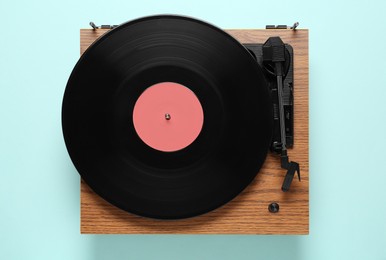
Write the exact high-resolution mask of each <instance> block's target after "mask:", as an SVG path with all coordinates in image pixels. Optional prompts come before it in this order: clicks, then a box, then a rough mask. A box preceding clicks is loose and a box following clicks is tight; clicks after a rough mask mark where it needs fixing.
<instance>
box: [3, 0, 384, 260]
mask: <svg viewBox="0 0 386 260" xmlns="http://www.w3.org/2000/svg"><path fill="white" fill-rule="evenodd" d="M385 3H386V2H385V1H351V2H349V1H319V2H316V1H256V0H255V1H252V0H250V1H248V0H238V1H225V0H224V1H209V0H195V1H182V0H173V1H172V0H162V1H161V0H143V1H128V0H126V1H118V0H111V1H106V0H105V1H100V0H95V1H91V0H87V1H80V0H66V1H61V2H58V1H48V0H47V1H44V0H38V1H17V0H0V177H1V178H0V259H4V260H8V259H71V260H76V259H82V260H88V259H96V260H101V259H316V260H317V259H322V260H325V259H376V260H378V259H382V260H386V203H385V200H386V189H385V185H386V184H385V183H386V152H385V147H386V138H385V127H386V116H385V114H386V105H385V103H386V101H385V100H386V80H385V76H386V73H385V72H386V71H385V68H386V65H385V64H386V63H385V61H386V46H385V43H386V4H385ZM158 13H176V14H185V15H190V16H195V17H197V18H201V19H204V20H206V21H209V22H211V23H213V24H216V25H217V26H219V27H221V28H262V27H264V26H265V25H266V24H290V23H292V22H294V21H299V22H300V27H303V28H309V29H310V167H311V192H310V199H311V209H310V210H311V212H310V235H309V236H257V235H256V236H241V235H240V236H233V235H232V236H231V235H225V236H217V235H208V236H200V235H191V236H188V235H168V236H162V235H154V236H152V235H80V234H79V176H78V174H77V173H76V171H75V169H74V167H73V165H72V163H71V161H70V159H69V157H68V155H67V151H66V149H65V146H64V142H63V138H62V133H61V125H60V112H61V101H62V95H63V91H64V88H65V85H66V81H67V78H68V76H69V74H70V72H71V70H72V68H73V66H74V64H75V63H76V61H77V59H78V57H79V28H85V27H86V28H87V27H88V22H89V21H90V20H92V21H94V22H96V23H97V24H101V23H103V24H119V23H122V22H124V21H126V20H130V19H133V18H137V17H140V16H144V15H151V14H158Z"/></svg>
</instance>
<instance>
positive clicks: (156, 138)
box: [133, 82, 204, 152]
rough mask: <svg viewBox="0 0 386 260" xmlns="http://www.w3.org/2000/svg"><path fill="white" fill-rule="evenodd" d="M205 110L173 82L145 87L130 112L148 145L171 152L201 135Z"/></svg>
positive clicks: (193, 95)
mask: <svg viewBox="0 0 386 260" xmlns="http://www.w3.org/2000/svg"><path fill="white" fill-rule="evenodd" d="M203 122H204V113H203V110H202V106H201V103H200V101H199V100H198V98H197V96H196V95H195V94H194V93H193V91H191V90H190V89H189V88H187V87H185V86H183V85H181V84H178V83H174V82H162V83H158V84H155V85H153V86H150V87H149V88H147V89H146V90H145V91H144V92H143V93H142V94H141V96H140V97H139V98H138V100H137V102H136V103H135V106H134V111H133V123H134V128H135V130H136V132H137V134H138V136H139V137H140V138H141V139H142V141H143V142H145V143H146V144H147V145H148V146H150V147H152V148H154V149H156V150H159V151H164V152H173V151H178V150H181V149H184V148H185V147H187V146H188V145H190V144H191V143H192V142H193V141H194V140H195V139H196V138H197V136H198V135H199V134H200V132H201V129H202V125H203Z"/></svg>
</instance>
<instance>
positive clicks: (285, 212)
mask: <svg viewBox="0 0 386 260" xmlns="http://www.w3.org/2000/svg"><path fill="white" fill-rule="evenodd" d="M106 31H107V30H102V29H97V30H92V29H82V30H81V31H80V47H81V48H80V52H81V54H82V53H83V52H84V51H85V50H86V49H87V48H88V46H89V45H90V44H91V43H92V42H94V41H95V40H96V39H97V38H98V37H99V36H101V35H102V34H104V33H105V32H106ZM227 32H228V33H229V34H231V35H232V36H233V37H235V38H236V39H238V40H239V41H240V42H242V43H264V42H265V41H266V39H267V38H268V37H270V36H280V37H281V38H282V39H283V41H284V42H285V43H289V44H291V45H292V47H293V49H294V103H295V111H294V112H295V115H294V126H295V129H294V133H295V134H294V135H295V136H294V137H295V139H294V148H293V149H290V150H289V152H288V153H289V157H290V159H291V160H292V161H296V162H299V163H300V167H301V177H302V181H301V182H298V181H297V180H296V178H295V179H294V181H293V183H292V186H291V190H290V191H289V192H287V193H284V192H282V191H281V189H280V188H281V185H282V182H283V178H284V175H285V170H283V169H281V168H280V161H279V156H277V155H273V154H269V155H268V157H267V160H266V161H265V163H264V166H263V168H262V169H261V170H260V172H259V174H258V175H257V176H256V178H255V179H254V181H253V182H252V183H251V184H250V185H249V186H248V187H247V188H246V189H245V190H244V191H243V192H242V193H241V194H240V195H238V196H237V197H236V198H235V199H234V200H232V201H231V202H229V203H228V204H226V205H224V206H222V207H220V208H218V209H216V210H214V211H212V212H209V213H207V214H204V215H202V216H198V217H194V218H189V219H183V220H172V221H165V220H154V219H147V218H143V217H139V216H136V215H133V214H130V213H127V212H125V211H123V210H120V209H118V208H116V207H115V206H113V205H111V204H109V203H108V202H106V201H105V200H103V199H102V198H100V197H99V196H98V195H96V194H95V193H94V192H93V191H92V190H91V189H90V188H89V187H88V185H87V184H85V183H84V182H83V181H81V233H86V234H91V233H92V234H95V233H101V234H308V228H309V220H308V218H309V204H308V201H309V195H308V187H309V168H308V30H296V31H293V30H227ZM271 202H277V203H279V205H280V211H279V212H278V213H275V214H273V213H270V212H269V211H268V205H269V204H270V203H271Z"/></svg>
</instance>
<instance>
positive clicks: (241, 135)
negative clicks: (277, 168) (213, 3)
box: [62, 15, 272, 219]
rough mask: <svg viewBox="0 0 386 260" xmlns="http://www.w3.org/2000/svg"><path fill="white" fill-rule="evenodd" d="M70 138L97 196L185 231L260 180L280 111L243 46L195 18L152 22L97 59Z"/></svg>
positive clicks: (70, 91) (126, 32) (109, 36)
mask: <svg viewBox="0 0 386 260" xmlns="http://www.w3.org/2000/svg"><path fill="white" fill-rule="evenodd" d="M158 108H159V109H158ZM168 109H170V110H171V111H173V112H171V113H170V114H169V111H168ZM190 124H191V125H190ZM62 126H63V134H64V139H65V143H66V146H67V149H68V152H69V154H70V157H71V159H72V161H73V163H74V165H75V167H76V169H77V170H78V172H79V173H80V175H81V177H82V178H83V179H84V181H85V182H86V183H87V184H88V185H89V186H90V187H91V188H92V189H93V190H94V191H95V192H96V193H97V194H99V195H100V196H101V197H103V198H104V199H105V200H107V201H108V202H110V203H112V204H113V205H116V206H117V207H119V208H121V209H123V210H126V211H128V212H131V213H134V214H138V215H141V216H146V217H151V218H160V219H178V218H186V217H192V216H196V215H199V214H203V213H206V212H208V211H211V210H213V209H215V208H218V207H219V206H221V205H223V204H225V203H227V202H228V201H230V200H231V199H233V198H234V197H236V196H237V195H238V194H239V193H240V192H241V191H242V190H243V189H244V188H245V187H246V186H247V185H248V184H249V183H250V182H251V181H252V180H253V178H254V177H255V175H256V174H257V172H258V171H259V169H260V167H261V166H262V164H263V162H264V160H265V157H266V154H267V151H268V149H269V145H270V140H271V135H272V108H271V100H270V93H269V89H268V87H267V84H266V82H265V79H264V76H263V73H262V70H261V68H260V67H259V65H258V64H257V63H256V61H255V60H254V58H253V57H252V55H251V54H250V53H249V51H248V50H247V49H246V48H245V47H244V46H243V45H242V44H240V43H239V42H238V41H237V40H235V39H234V38H232V37H231V36H230V35H228V34H227V33H225V32H224V31H222V30H220V29H218V28H216V27H214V26H212V25H209V24H207V23H205V22H202V21H199V20H195V19H192V18H187V17H180V16H169V15H167V16H166V15H165V16H152V17H145V18H142V19H138V20H134V21H131V22H128V23H125V24H122V25H120V26H118V27H117V28H115V29H113V30H111V31H109V32H107V33H106V34H105V35H103V36H102V37H101V38H99V39H98V40H97V41H96V42H95V43H93V44H92V45H91V46H90V47H89V48H88V49H87V51H86V52H85V53H84V54H83V56H82V57H81V58H80V60H79V61H78V63H77V64H76V66H75V68H74V70H73V72H72V74H71V76H70V79H69V81H68V84H67V87H66V91H65V94H64V99H63V107H62ZM169 130H170V131H174V132H170V131H169Z"/></svg>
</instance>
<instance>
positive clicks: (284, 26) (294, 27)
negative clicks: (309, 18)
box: [265, 22, 299, 31]
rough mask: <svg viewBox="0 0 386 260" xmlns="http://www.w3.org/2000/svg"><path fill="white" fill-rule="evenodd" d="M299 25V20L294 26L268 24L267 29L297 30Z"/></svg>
mask: <svg viewBox="0 0 386 260" xmlns="http://www.w3.org/2000/svg"><path fill="white" fill-rule="evenodd" d="M298 26H299V22H295V23H294V24H293V25H292V26H288V25H266V26H265V29H290V30H294V31H295V30H296V28H297V27H298Z"/></svg>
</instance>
